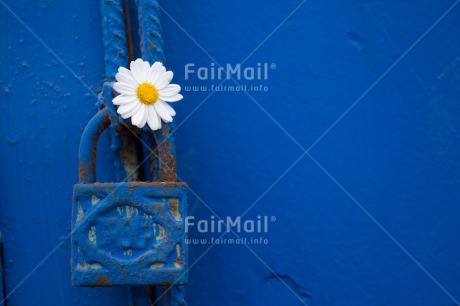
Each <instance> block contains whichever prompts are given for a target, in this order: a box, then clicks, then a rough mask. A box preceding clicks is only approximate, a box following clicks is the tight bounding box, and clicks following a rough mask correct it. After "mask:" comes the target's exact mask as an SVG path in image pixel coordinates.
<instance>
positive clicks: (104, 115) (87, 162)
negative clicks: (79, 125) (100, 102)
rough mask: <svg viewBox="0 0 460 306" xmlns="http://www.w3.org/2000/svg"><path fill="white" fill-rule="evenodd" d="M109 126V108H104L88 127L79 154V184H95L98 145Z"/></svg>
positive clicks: (82, 137)
mask: <svg viewBox="0 0 460 306" xmlns="http://www.w3.org/2000/svg"><path fill="white" fill-rule="evenodd" d="M109 124H110V118H109V114H108V112H107V108H103V109H101V110H100V111H99V112H98V113H97V114H96V115H95V116H94V117H93V118H91V120H90V121H89V122H88V125H86V127H85V130H84V131H83V134H82V136H81V140H80V150H79V152H78V181H79V183H94V182H95V181H96V154H97V143H98V141H99V137H100V136H101V134H102V132H104V130H105V129H106V128H107V127H108V126H109Z"/></svg>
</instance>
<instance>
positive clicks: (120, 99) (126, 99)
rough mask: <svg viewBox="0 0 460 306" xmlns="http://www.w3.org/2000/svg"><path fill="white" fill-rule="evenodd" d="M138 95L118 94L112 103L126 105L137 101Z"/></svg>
mask: <svg viewBox="0 0 460 306" xmlns="http://www.w3.org/2000/svg"><path fill="white" fill-rule="evenodd" d="M136 100H137V97H136V96H133V95H118V96H116V97H115V98H113V100H112V103H113V104H115V105H125V104H129V103H131V102H133V101H136Z"/></svg>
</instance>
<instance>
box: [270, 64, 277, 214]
mask: <svg viewBox="0 0 460 306" xmlns="http://www.w3.org/2000/svg"><path fill="white" fill-rule="evenodd" d="M270 68H271V69H275V68H276V64H275V63H271V64H270ZM275 220H276V218H275Z"/></svg>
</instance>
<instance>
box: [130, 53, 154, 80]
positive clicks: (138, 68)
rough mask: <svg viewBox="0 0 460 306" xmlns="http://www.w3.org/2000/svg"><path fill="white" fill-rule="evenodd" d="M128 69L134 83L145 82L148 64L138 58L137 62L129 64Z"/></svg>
mask: <svg viewBox="0 0 460 306" xmlns="http://www.w3.org/2000/svg"><path fill="white" fill-rule="evenodd" d="M129 68H130V69H131V73H132V75H133V78H134V80H136V82H138V83H142V82H146V81H147V77H148V73H149V69H150V65H149V63H148V62H144V61H143V60H141V59H140V58H138V59H137V60H135V61H132V62H131V64H130V65H129Z"/></svg>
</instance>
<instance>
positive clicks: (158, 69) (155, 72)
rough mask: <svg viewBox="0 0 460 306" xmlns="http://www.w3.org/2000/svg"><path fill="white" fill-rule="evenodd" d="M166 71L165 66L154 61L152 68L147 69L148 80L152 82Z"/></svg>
mask: <svg viewBox="0 0 460 306" xmlns="http://www.w3.org/2000/svg"><path fill="white" fill-rule="evenodd" d="M165 71H166V68H165V67H164V66H163V64H162V63H161V62H155V63H154V64H153V65H152V68H150V70H149V76H148V81H149V82H150V83H152V84H155V82H156V81H157V80H158V77H159V76H160V75H162V74H163V73H164V72H165Z"/></svg>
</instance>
